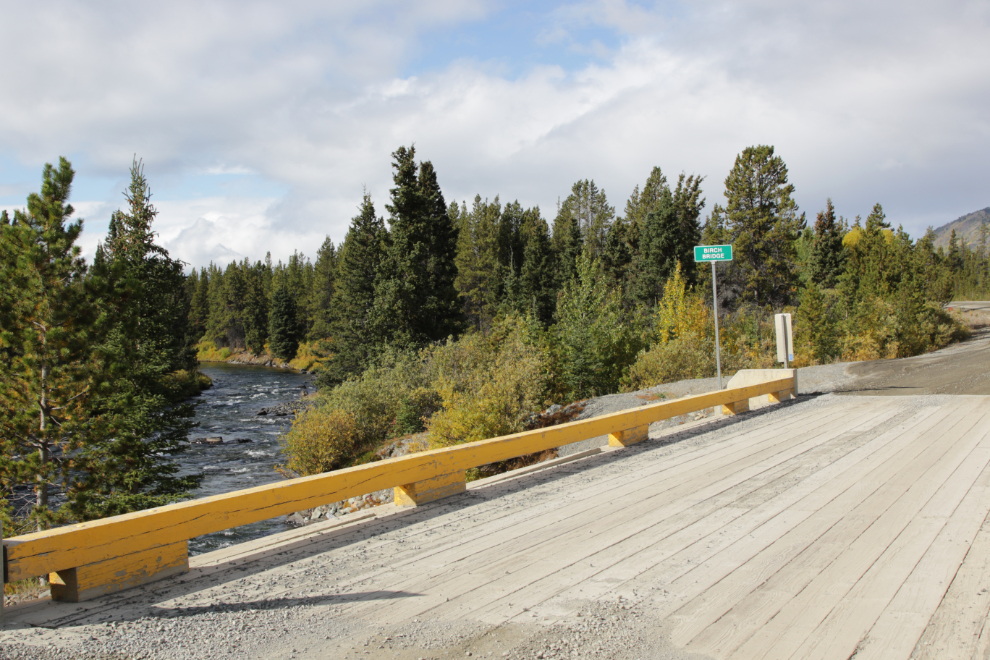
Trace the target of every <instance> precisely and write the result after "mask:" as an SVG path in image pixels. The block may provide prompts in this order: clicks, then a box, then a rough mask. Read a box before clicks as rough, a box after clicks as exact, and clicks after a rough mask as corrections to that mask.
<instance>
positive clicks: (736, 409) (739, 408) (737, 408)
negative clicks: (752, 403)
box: [722, 399, 749, 415]
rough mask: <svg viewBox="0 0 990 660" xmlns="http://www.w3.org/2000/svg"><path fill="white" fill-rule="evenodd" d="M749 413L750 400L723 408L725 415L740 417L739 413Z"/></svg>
mask: <svg viewBox="0 0 990 660" xmlns="http://www.w3.org/2000/svg"><path fill="white" fill-rule="evenodd" d="M744 412H749V399H743V400H742V401H736V402H735V403H727V404H725V405H724V406H722V414H723V415H738V414H739V413H744Z"/></svg>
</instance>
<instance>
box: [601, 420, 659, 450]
mask: <svg viewBox="0 0 990 660" xmlns="http://www.w3.org/2000/svg"><path fill="white" fill-rule="evenodd" d="M649 437H650V425H649V424H647V425H646V426H637V427H636V428H634V429H624V430H622V431H615V432H614V433H609V434H608V446H609V447H628V446H629V445H634V444H636V443H637V442H642V441H643V440H646V439H647V438H649Z"/></svg>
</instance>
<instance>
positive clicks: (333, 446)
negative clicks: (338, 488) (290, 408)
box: [276, 409, 360, 478]
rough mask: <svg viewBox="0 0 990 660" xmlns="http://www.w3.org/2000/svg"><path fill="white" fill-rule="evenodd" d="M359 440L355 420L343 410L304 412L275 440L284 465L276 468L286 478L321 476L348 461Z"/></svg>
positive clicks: (312, 410)
mask: <svg viewBox="0 0 990 660" xmlns="http://www.w3.org/2000/svg"><path fill="white" fill-rule="evenodd" d="M359 437H360V429H359V427H358V421H357V419H355V417H354V415H352V414H350V413H348V412H346V411H344V410H327V409H311V410H306V411H303V412H301V413H299V415H298V416H297V417H296V419H295V420H294V421H293V422H292V428H291V429H290V430H289V432H288V433H287V434H285V435H284V436H281V437H280V438H279V443H280V444H281V446H282V452H283V453H284V454H285V457H286V459H287V460H286V463H285V465H280V466H278V467H277V468H276V469H277V470H278V471H279V472H281V473H282V474H283V475H285V476H286V477H290V478H291V477H297V476H308V475H311V474H321V473H323V472H329V471H330V470H336V469H337V468H340V467H343V466H344V465H345V464H346V463H347V462H349V460H350V458H351V455H352V452H353V450H354V447H355V445H356V444H357V442H358V438H359Z"/></svg>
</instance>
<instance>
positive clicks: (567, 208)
mask: <svg viewBox="0 0 990 660" xmlns="http://www.w3.org/2000/svg"><path fill="white" fill-rule="evenodd" d="M559 215H563V216H565V217H567V218H569V219H570V220H571V221H572V222H573V223H574V224H576V225H577V228H578V229H579V230H580V232H581V238H582V241H583V243H584V249H585V250H586V251H587V252H588V254H589V255H590V256H591V257H592V258H593V259H597V258H598V257H599V256H600V255H601V253H602V250H603V249H604V248H605V237H606V235H607V234H608V230H609V227H611V226H612V222H613V221H614V220H615V208H614V207H612V206H609V205H608V198H607V197H606V195H605V191H604V190H601V189H599V188H598V186H597V185H595V182H594V181H592V180H589V179H585V180H583V181H578V182H577V183H575V184H574V185H573V186H571V194H570V195H568V197H567V199H565V200H564V203H563V204H562V205H561V207H560V213H559ZM555 231H556V229H555Z"/></svg>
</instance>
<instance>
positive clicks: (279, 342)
mask: <svg viewBox="0 0 990 660" xmlns="http://www.w3.org/2000/svg"><path fill="white" fill-rule="evenodd" d="M268 323H269V326H268V336H269V348H270V349H271V352H272V355H274V356H275V357H277V358H279V359H282V360H291V359H293V358H294V357H296V351H297V350H298V349H299V325H298V322H297V320H296V301H295V299H294V298H293V296H292V290H291V289H290V288H289V285H288V284H286V283H285V282H279V283H277V284H276V285H275V288H274V289H273V290H272V302H271V310H270V311H269V314H268Z"/></svg>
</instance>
